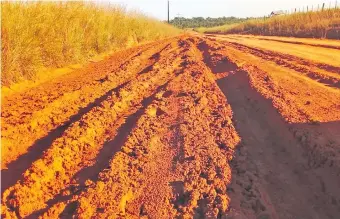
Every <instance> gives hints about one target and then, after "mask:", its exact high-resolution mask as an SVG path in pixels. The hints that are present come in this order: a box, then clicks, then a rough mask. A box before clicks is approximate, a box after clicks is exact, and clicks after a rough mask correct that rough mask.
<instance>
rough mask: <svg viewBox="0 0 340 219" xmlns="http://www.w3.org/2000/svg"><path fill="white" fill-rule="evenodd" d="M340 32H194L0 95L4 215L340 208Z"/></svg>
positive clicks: (256, 214) (296, 214)
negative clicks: (315, 36)
mask: <svg viewBox="0 0 340 219" xmlns="http://www.w3.org/2000/svg"><path fill="white" fill-rule="evenodd" d="M339 48H340V47H339V45H338V44H337V42H333V41H328V40H327V41H322V40H320V41H315V40H301V39H299V40H298V39H296V40H294V39H292V38H278V37H252V36H247V37H246V36H235V35H231V36H218V35H206V36H204V35H184V36H179V37H176V38H171V39H166V40H162V41H158V42H154V43H149V44H145V45H142V46H139V47H135V48H131V49H128V50H124V51H121V52H117V53H115V54H113V55H112V56H111V57H110V58H108V59H105V60H103V61H100V62H97V63H91V64H89V65H88V66H86V67H85V68H83V69H79V70H76V71H75V72H72V73H70V74H67V75H64V76H62V77H60V78H56V79H53V80H51V81H49V82H46V83H43V84H40V85H37V86H35V87H32V88H28V89H26V90H25V91H23V92H17V93H13V94H11V95H8V96H5V97H3V99H2V107H3V108H2V115H1V120H2V121H1V122H2V130H1V131H2V157H1V158H2V159H1V164H2V170H1V184H2V191H1V196H2V209H1V211H2V217H3V218H155V219H156V218H157V219H158V218H235V219H245V218H251V219H252V218H256V219H277V218H283V219H289V218H291V219H295V218H296V219H320V218H321V219H323V218H325V219H328V218H329V219H331V218H333V219H337V218H340V55H339V54H340V50H339Z"/></svg>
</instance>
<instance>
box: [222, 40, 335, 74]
mask: <svg viewBox="0 0 340 219" xmlns="http://www.w3.org/2000/svg"><path fill="white" fill-rule="evenodd" d="M225 38H226V39H229V41H228V42H229V43H236V44H239V45H241V46H246V45H245V44H243V43H238V42H234V41H235V40H238V39H237V38H234V37H225ZM230 40H232V41H233V42H230ZM251 48H253V49H254V47H251ZM256 49H257V48H256ZM260 50H261V51H262V50H265V49H260ZM267 51H268V52H274V51H269V50H267ZM276 53H277V54H278V55H283V56H285V57H286V58H289V59H291V60H299V61H301V64H303V65H307V66H308V65H310V66H315V67H317V68H319V69H322V70H325V71H329V72H332V73H335V74H339V72H340V67H337V66H333V65H330V64H326V63H318V62H316V61H311V60H308V59H304V58H301V57H297V56H294V55H290V54H286V53H280V52H275V54H276ZM334 64H337V63H334Z"/></svg>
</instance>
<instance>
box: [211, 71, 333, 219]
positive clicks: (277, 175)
mask: <svg viewBox="0 0 340 219" xmlns="http://www.w3.org/2000/svg"><path fill="white" fill-rule="evenodd" d="M217 83H218V85H219V87H220V88H221V90H222V91H223V92H224V94H225V95H226V97H227V99H228V103H229V104H230V105H231V108H232V110H233V112H234V117H233V121H234V123H235V125H236V130H237V132H238V133H239V134H240V137H241V139H242V140H241V143H240V145H239V146H238V148H237V150H236V154H235V158H234V160H233V161H232V164H231V165H232V170H233V172H232V183H231V184H230V186H229V187H228V190H229V196H230V198H231V204H230V207H231V208H232V209H234V210H235V211H236V212H234V214H237V213H239V214H243V215H244V216H245V217H246V218H306V219H307V218H315V219H316V218H334V215H337V214H338V213H339V209H338V207H337V206H336V205H333V204H332V199H333V198H334V197H336V196H338V195H339V193H337V194H334V193H327V191H325V189H324V188H325V187H329V186H330V187H333V186H334V182H336V180H337V177H333V176H332V175H329V174H327V173H324V174H322V173H320V172H317V171H313V170H310V169H309V168H308V159H307V157H306V154H305V153H304V151H303V148H302V146H301V145H300V144H299V142H298V141H297V139H295V138H294V136H293V134H292V133H291V132H290V131H289V128H288V126H287V125H286V124H285V122H284V121H283V120H282V118H281V117H280V115H279V114H278V112H277V111H276V110H275V109H274V108H273V107H272V105H271V102H270V101H268V100H266V99H265V98H264V97H262V96H261V95H260V94H259V93H257V92H256V90H254V89H252V88H251V86H250V83H249V79H248V76H247V73H246V72H242V71H239V72H237V73H235V74H231V75H229V76H228V77H226V78H223V79H220V80H218V81H217ZM333 192H335V191H333ZM332 215H333V216H332Z"/></svg>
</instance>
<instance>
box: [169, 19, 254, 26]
mask: <svg viewBox="0 0 340 219" xmlns="http://www.w3.org/2000/svg"><path fill="white" fill-rule="evenodd" d="M247 19H248V18H236V17H219V18H211V17H207V18H204V17H193V18H184V17H175V18H174V19H172V20H170V24H172V25H174V26H176V27H178V28H197V27H216V26H221V25H225V24H234V23H240V22H242V21H245V20H247Z"/></svg>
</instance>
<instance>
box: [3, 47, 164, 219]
mask: <svg viewBox="0 0 340 219" xmlns="http://www.w3.org/2000/svg"><path fill="white" fill-rule="evenodd" d="M170 51H171V50H170ZM167 53H168V52H167V51H165V54H167ZM167 61H168V60H165V62H167ZM159 69H160V66H159V63H157V68H156V70H154V71H151V72H150V73H148V74H144V75H141V76H139V77H137V78H136V79H135V80H134V83H129V84H128V85H126V87H124V88H122V89H121V90H120V91H119V95H118V96H116V97H115V96H111V97H109V98H108V100H106V101H105V102H103V103H102V105H101V107H96V108H93V109H92V110H91V111H90V112H89V113H87V114H85V115H84V116H83V118H82V119H81V120H80V121H79V122H76V123H73V124H72V126H71V127H70V128H69V129H68V130H67V131H66V132H65V133H64V134H63V136H62V138H59V139H57V140H56V141H54V142H53V144H52V146H51V148H50V149H49V150H48V151H47V152H46V153H45V155H44V156H43V159H40V160H38V161H36V162H35V163H34V164H33V165H32V167H31V168H30V169H29V172H28V171H26V173H25V180H24V181H23V182H21V183H20V184H17V185H15V186H14V187H12V188H11V189H9V190H7V191H6V192H4V196H3V197H4V198H3V199H4V200H6V199H9V200H10V201H5V203H8V202H11V203H12V204H10V206H13V207H9V209H11V208H14V209H18V210H17V211H18V213H19V215H20V216H27V215H28V214H30V213H32V212H33V211H37V210H39V209H42V208H44V206H45V204H44V203H45V202H46V201H47V200H49V199H51V198H53V196H54V195H56V194H57V193H59V191H60V190H61V189H62V188H64V187H66V186H67V184H68V183H65V182H69V180H70V176H72V175H73V174H74V173H75V172H77V171H78V170H79V169H81V168H82V167H85V166H88V165H90V164H91V162H89V161H91V160H92V159H93V158H94V157H95V156H96V154H97V151H98V150H99V148H101V145H102V144H103V142H104V141H105V138H107V137H106V136H107V135H108V136H110V135H112V134H113V133H112V132H115V131H114V130H116V129H117V128H118V127H119V126H120V124H119V123H117V124H115V122H114V121H115V119H116V118H120V117H121V116H123V115H126V113H129V114H130V112H131V109H130V110H129V108H130V106H134V105H136V104H137V103H138V101H139V100H140V98H141V97H143V96H142V94H143V93H142V92H151V90H152V87H154V86H156V85H157V83H158V82H157V80H160V79H161V78H163V77H166V75H164V74H159V75H157V76H156V75H155V74H157V72H159ZM155 76H156V77H155ZM150 77H152V78H150ZM154 82H156V84H153V83H154ZM131 91H133V92H135V93H132V94H129V92H131ZM137 91H139V93H136V92H137ZM112 104H113V105H112ZM111 107H113V108H112V109H114V111H112V109H111ZM126 110H128V111H126ZM119 115H120V116H119ZM98 116H99V117H98ZM122 122H123V121H122ZM95 127H97V128H96V129H94V128H95ZM110 130H112V131H110ZM108 131H109V132H108ZM78 136H79V137H78ZM72 139H73V140H72ZM74 141H75V142H74ZM72 145H73V147H71V146H72ZM65 146H66V147H65ZM74 146H76V148H75V147H74ZM67 148H69V149H67ZM70 149H71V150H70ZM77 150H79V152H78V151H77ZM57 154H58V156H56V155H57ZM71 160H72V162H71V163H68V162H69V161H71ZM84 161H86V162H84ZM65 162H66V163H65ZM61 165H62V166H61ZM79 165H80V166H79ZM81 166H82V167H81ZM47 173H48V174H47ZM51 180H52V181H53V187H52V188H50V185H49V184H50V183H49V182H51ZM38 188H39V189H38ZM37 189H38V190H39V191H44V195H43V196H41V197H37V196H36V195H35V190H37ZM28 194H31V195H28ZM28 200H30V201H28Z"/></svg>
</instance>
